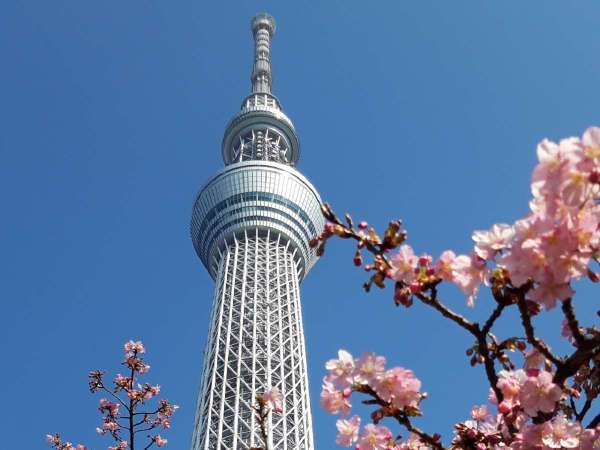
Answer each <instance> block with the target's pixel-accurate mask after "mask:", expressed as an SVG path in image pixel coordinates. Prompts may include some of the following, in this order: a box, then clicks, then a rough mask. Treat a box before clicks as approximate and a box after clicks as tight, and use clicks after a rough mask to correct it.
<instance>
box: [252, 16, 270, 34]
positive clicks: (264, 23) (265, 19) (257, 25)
mask: <svg viewBox="0 0 600 450" xmlns="http://www.w3.org/2000/svg"><path fill="white" fill-rule="evenodd" d="M261 28H265V29H267V31H268V32H269V34H271V35H273V34H274V33H275V19H273V16H272V15H271V14H268V13H264V12H263V13H258V14H257V15H255V16H254V17H253V18H252V32H253V33H256V32H257V31H258V30H259V29H261Z"/></svg>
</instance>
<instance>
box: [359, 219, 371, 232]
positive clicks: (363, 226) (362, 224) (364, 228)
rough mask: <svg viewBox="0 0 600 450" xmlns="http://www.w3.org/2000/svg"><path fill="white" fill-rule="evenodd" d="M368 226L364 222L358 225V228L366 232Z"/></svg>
mask: <svg viewBox="0 0 600 450" xmlns="http://www.w3.org/2000/svg"><path fill="white" fill-rule="evenodd" d="M368 226H369V224H368V223H367V222H365V221H364V220H363V221H361V222H360V223H359V224H358V228H360V229H361V230H366V229H367V227H368Z"/></svg>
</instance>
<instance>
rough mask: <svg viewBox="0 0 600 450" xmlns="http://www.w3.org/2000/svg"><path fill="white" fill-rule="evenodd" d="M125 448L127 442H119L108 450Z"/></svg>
mask: <svg viewBox="0 0 600 450" xmlns="http://www.w3.org/2000/svg"><path fill="white" fill-rule="evenodd" d="M126 448H127V441H120V442H119V443H118V444H117V445H116V447H108V450H125V449H126Z"/></svg>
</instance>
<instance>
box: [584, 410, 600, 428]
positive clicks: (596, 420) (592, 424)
mask: <svg viewBox="0 0 600 450" xmlns="http://www.w3.org/2000/svg"><path fill="white" fill-rule="evenodd" d="M598 425H600V414H598V415H597V416H596V417H594V418H593V419H592V421H591V422H590V423H588V426H587V427H586V428H589V429H593V428H596V427H597V426H598Z"/></svg>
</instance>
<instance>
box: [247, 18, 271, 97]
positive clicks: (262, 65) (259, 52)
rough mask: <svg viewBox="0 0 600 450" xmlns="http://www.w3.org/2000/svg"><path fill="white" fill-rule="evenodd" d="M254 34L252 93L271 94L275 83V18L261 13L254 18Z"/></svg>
mask: <svg viewBox="0 0 600 450" xmlns="http://www.w3.org/2000/svg"><path fill="white" fill-rule="evenodd" d="M252 33H253V34H254V66H253V68H252V77H251V80H252V93H253V94H257V93H261V94H270V93H271V87H272V85H273V75H272V72H271V37H272V36H273V35H274V34H275V19H273V17H272V16H271V15H270V14H267V13H260V14H257V15H256V16H254V18H253V19H252Z"/></svg>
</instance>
